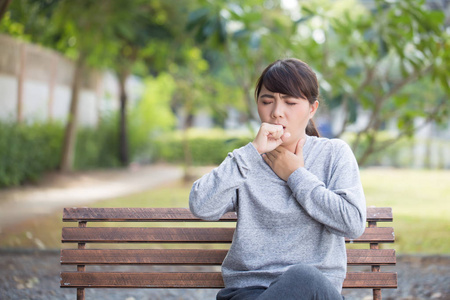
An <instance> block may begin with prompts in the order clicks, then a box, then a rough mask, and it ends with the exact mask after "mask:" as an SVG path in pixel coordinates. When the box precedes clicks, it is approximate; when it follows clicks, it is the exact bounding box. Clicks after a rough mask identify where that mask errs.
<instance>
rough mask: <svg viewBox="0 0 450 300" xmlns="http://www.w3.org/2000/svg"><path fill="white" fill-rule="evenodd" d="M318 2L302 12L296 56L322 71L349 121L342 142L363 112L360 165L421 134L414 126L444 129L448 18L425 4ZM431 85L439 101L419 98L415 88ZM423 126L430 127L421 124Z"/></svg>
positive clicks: (356, 145)
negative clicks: (393, 123) (389, 131)
mask: <svg viewBox="0 0 450 300" xmlns="http://www.w3.org/2000/svg"><path fill="white" fill-rule="evenodd" d="M343 3H344V2H342V1H341V2H335V3H328V4H326V3H324V2H315V3H313V4H308V5H305V6H303V7H302V13H303V18H302V19H300V20H299V22H298V23H299V26H298V28H297V31H298V32H299V34H300V36H301V39H299V40H300V42H299V43H297V45H296V48H297V49H298V51H297V53H301V54H300V55H301V56H302V57H304V59H305V60H306V61H308V62H310V63H311V64H312V66H313V67H314V68H315V69H316V70H317V71H318V73H319V75H320V78H321V83H322V94H323V96H324V97H325V99H326V100H327V101H328V102H329V104H330V106H331V107H337V106H339V107H341V108H342V111H343V112H344V114H345V117H344V118H343V122H342V125H341V129H340V130H339V133H338V136H339V135H341V134H342V133H344V132H345V131H346V130H347V129H348V126H349V125H351V124H353V123H354V122H355V121H356V120H357V117H358V115H359V113H360V112H361V111H363V112H366V113H368V115H369V117H368V121H367V123H366V124H365V126H363V127H362V128H359V129H357V131H356V135H355V138H354V140H353V142H352V148H353V150H354V151H355V152H356V153H357V158H358V161H359V163H360V164H364V163H366V162H367V160H368V158H369V157H370V156H371V155H372V154H374V153H376V152H379V151H382V150H383V149H385V148H386V147H387V146H389V145H391V144H393V143H395V142H396V141H398V140H399V139H400V138H401V137H403V136H411V135H413V134H414V132H415V131H416V130H417V128H415V127H414V119H416V118H417V117H422V118H424V120H425V123H428V122H431V121H436V122H440V121H443V120H444V119H445V117H446V116H447V117H448V115H449V111H448V108H447V109H446V106H447V107H448V104H449V102H448V99H447V98H446V97H443V96H442V95H443V94H446V93H448V91H449V83H450V82H449V77H448V75H447V71H446V66H448V64H449V62H450V61H449V55H448V49H449V45H450V44H449V35H448V33H447V31H446V30H445V24H444V15H443V13H442V12H441V11H432V10H429V9H428V8H427V7H426V5H425V2H424V1H376V2H375V4H376V6H375V7H374V8H373V9H372V10H370V11H368V10H367V9H366V8H365V7H363V6H362V5H360V4H358V3H357V2H356V1H354V2H353V3H349V2H346V3H348V6H345V5H344V6H343ZM417 84H420V85H424V84H426V86H427V87H428V88H431V89H433V90H434V91H435V93H434V95H433V94H432V95H428V97H426V98H420V94H415V95H414V94H411V93H410V92H409V91H408V87H411V86H414V85H417ZM390 120H397V125H398V126H397V127H398V129H399V133H398V135H397V136H395V137H393V138H392V139H391V140H388V141H380V135H379V134H380V130H381V129H383V126H385V125H386V124H387V122H389V121H390ZM421 126H423V125H421Z"/></svg>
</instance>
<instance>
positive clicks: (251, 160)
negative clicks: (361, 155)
mask: <svg viewBox="0 0 450 300" xmlns="http://www.w3.org/2000/svg"><path fill="white" fill-rule="evenodd" d="M255 96H256V101H257V106H258V113H259V116H260V118H261V122H262V123H261V127H260V129H259V132H258V133H257V135H256V137H255V139H254V141H253V142H251V143H249V144H248V145H246V146H244V147H242V148H240V149H236V150H234V151H233V152H231V153H229V154H228V156H227V158H226V159H225V160H224V161H223V163H222V164H220V166H219V167H218V168H216V169H214V170H213V171H212V172H211V173H209V174H206V175H205V176H203V177H202V178H200V179H199V180H197V181H196V182H195V183H194V185H193V187H192V190H191V194H190V197H189V205H190V209H191V211H192V213H193V214H194V215H196V216H198V217H200V218H202V219H205V220H217V219H219V218H220V217H221V216H222V215H223V214H224V213H226V212H230V211H235V212H236V213H237V216H238V221H237V225H236V231H235V233H234V236H233V242H232V244H231V247H230V250H229V251H228V254H227V256H226V258H225V260H224V262H223V264H222V274H223V279H224V282H225V289H223V290H221V291H220V292H219V293H218V294H217V299H221V300H223V299H233V300H237V299H342V296H341V295H340V292H341V290H342V283H343V281H344V278H345V274H346V265H347V258H346V250H345V241H344V237H349V238H357V237H359V236H360V235H361V234H362V233H363V232H364V227H365V220H366V207H365V198H364V193H363V189H362V186H361V182H360V178H359V170H358V165H357V163H356V160H355V157H354V155H353V153H352V151H351V149H350V147H349V146H348V145H347V144H346V143H344V142H343V141H341V140H338V139H326V138H320V137H319V134H318V132H317V130H316V129H315V127H314V123H313V121H312V117H313V116H314V114H315V113H316V111H317V108H318V106H319V102H318V97H319V85H318V82H317V78H316V75H315V73H314V72H313V71H312V70H311V68H310V67H309V66H308V65H307V64H306V63H304V62H302V61H300V60H298V59H285V60H278V61H276V62H274V63H272V64H271V65H269V66H268V67H267V68H266V69H265V70H264V71H263V73H262V74H261V77H260V78H259V80H258V82H257V86H256V90H255Z"/></svg>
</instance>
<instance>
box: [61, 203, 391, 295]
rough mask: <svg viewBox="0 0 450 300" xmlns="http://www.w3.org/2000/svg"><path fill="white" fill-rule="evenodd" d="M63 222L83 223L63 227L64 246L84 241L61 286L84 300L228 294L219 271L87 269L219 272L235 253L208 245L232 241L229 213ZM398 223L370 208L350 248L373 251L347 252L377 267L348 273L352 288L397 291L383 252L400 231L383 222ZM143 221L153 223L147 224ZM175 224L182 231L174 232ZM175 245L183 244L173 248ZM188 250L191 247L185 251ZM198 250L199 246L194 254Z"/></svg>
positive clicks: (96, 213) (116, 211)
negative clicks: (112, 293)
mask: <svg viewBox="0 0 450 300" xmlns="http://www.w3.org/2000/svg"><path fill="white" fill-rule="evenodd" d="M63 221H64V222H78V227H64V228H63V229H62V242H63V243H77V244H78V247H77V249H63V250H61V264H64V265H77V271H76V272H62V273H61V287H63V288H77V289H78V291H77V295H78V296H77V297H78V299H84V289H85V288H124V287H127V288H130V287H131V288H222V287H223V286H224V284H223V280H222V276H221V273H220V272H219V270H214V271H212V272H204V271H194V272H178V271H177V272H124V271H121V272H116V271H112V272H111V271H109V272H88V271H87V270H86V266H89V265H176V266H181V265H186V266H199V265H205V266H219V265H221V263H222V261H223V259H224V258H225V255H226V253H227V249H214V246H212V247H211V246H209V247H208V246H205V244H206V245H209V244H229V243H231V240H232V237H233V233H234V226H235V224H234V223H233V222H235V221H236V214H234V213H229V214H226V215H224V216H223V217H222V218H221V220H220V221H219V222H205V221H202V220H200V219H198V218H196V217H194V216H193V215H192V214H191V213H190V211H189V210H188V209H184V208H65V209H64V213H63ZM391 221H392V210H391V209H390V208H372V207H371V208H368V209H367V222H368V227H367V228H366V230H365V232H364V234H363V235H362V236H361V237H359V238H358V239H353V240H350V239H346V242H347V243H352V244H353V243H354V244H357V243H359V244H360V243H366V244H369V245H370V246H369V247H367V248H368V249H347V257H348V258H347V262H348V265H349V266H353V265H363V266H371V271H370V272H348V273H347V277H346V279H345V281H344V288H368V289H373V295H374V299H381V289H383V288H396V287H397V274H396V273H393V272H380V266H381V265H394V264H395V263H396V257H395V250H393V249H379V246H378V245H379V243H393V242H394V230H393V228H391V227H377V223H378V222H391ZM88 222H95V223H98V222H137V223H138V224H133V225H135V226H136V225H140V227H116V226H117V224H112V225H111V224H107V226H106V227H105V225H103V226H102V227H87V223H88ZM142 222H150V223H148V224H147V223H145V224H139V223H142ZM161 222H164V223H161ZM166 222H167V223H166ZM169 222H170V224H169ZM173 222H176V223H173ZM226 222H228V224H229V225H228V226H226V225H227V223H226ZM173 224H174V225H176V226H177V227H173V226H170V225H173ZM142 225H144V226H142ZM161 225H164V227H161ZM223 225H225V227H224V226H223ZM212 226H215V227H212ZM217 226H222V227H217ZM97 243H100V244H105V243H106V244H120V245H121V246H120V248H118V249H117V248H115V246H108V248H107V249H87V247H86V245H87V244H97ZM129 243H143V244H150V247H145V246H141V247H140V248H139V249H129V247H124V246H126V244H129ZM169 244H174V245H176V246H175V247H168V245H169ZM180 244H181V245H182V246H181V247H182V248H183V249H177V247H180ZM193 244H194V245H195V246H194V248H193V249H192V245H193ZM101 248H105V247H104V246H102V247H101ZM124 248H125V249H124ZM144 248H145V249H144ZM168 248H169V249H168ZM205 248H206V249H205ZM211 248H213V249H211ZM219 248H220V246H219Z"/></svg>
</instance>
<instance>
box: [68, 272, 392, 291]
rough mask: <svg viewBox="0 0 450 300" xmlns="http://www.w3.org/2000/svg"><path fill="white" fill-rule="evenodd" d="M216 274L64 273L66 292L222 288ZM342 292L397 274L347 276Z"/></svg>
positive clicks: (380, 284) (386, 281)
mask: <svg viewBox="0 0 450 300" xmlns="http://www.w3.org/2000/svg"><path fill="white" fill-rule="evenodd" d="M223 286H224V284H223V280H222V275H221V273H219V272H200V273H119V272H108V273H102V272H83V273H77V272H63V273H61V287H65V288H69V287H70V288H83V287H85V288H87V287H89V288H223ZM343 287H344V288H396V287H397V274H396V273H384V272H379V273H364V272H349V273H347V277H346V278H345V281H344V285H343Z"/></svg>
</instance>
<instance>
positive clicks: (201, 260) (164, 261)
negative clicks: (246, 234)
mask: <svg viewBox="0 0 450 300" xmlns="http://www.w3.org/2000/svg"><path fill="white" fill-rule="evenodd" d="M227 251H228V250H204V249H138V250H135V249H101V250H94V249H90V250H76V249H66V250H61V264H63V265H67V264H72V265H78V264H85V265H102V264H110V265H114V264H132V265H136V264H152V265H221V264H222V262H223V260H224V258H225V256H226V255H227Z"/></svg>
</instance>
